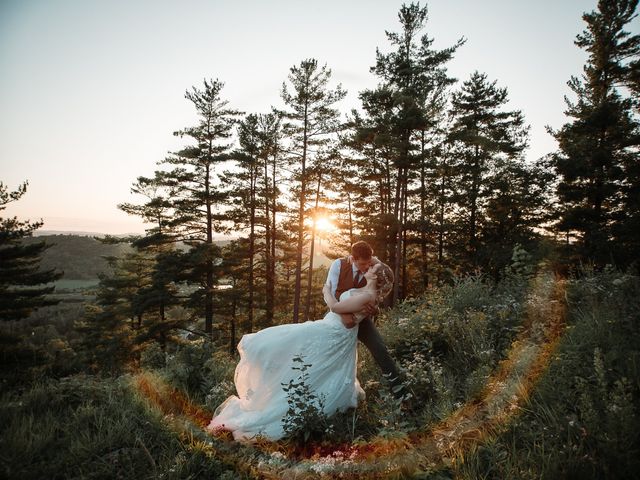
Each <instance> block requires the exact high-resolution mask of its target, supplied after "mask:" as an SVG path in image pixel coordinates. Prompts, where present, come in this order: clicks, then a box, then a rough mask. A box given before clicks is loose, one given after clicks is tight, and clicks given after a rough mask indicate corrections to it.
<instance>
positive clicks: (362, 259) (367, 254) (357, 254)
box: [351, 241, 373, 272]
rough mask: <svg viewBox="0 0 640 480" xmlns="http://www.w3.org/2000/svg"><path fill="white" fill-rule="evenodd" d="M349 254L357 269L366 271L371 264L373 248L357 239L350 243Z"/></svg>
mask: <svg viewBox="0 0 640 480" xmlns="http://www.w3.org/2000/svg"><path fill="white" fill-rule="evenodd" d="M351 256H352V257H353V263H355V264H356V267H357V268H358V270H360V271H361V272H366V271H367V270H368V269H369V267H370V266H371V257H372V256H373V249H372V248H371V245H369V244H368V243H367V242H363V241H359V242H356V243H354V244H353V245H351Z"/></svg>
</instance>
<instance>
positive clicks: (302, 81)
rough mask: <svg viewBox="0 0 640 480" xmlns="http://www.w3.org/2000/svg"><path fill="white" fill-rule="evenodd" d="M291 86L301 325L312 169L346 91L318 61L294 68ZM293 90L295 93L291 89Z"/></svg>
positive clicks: (285, 90)
mask: <svg viewBox="0 0 640 480" xmlns="http://www.w3.org/2000/svg"><path fill="white" fill-rule="evenodd" d="M288 79H289V82H290V86H287V84H286V83H283V85H282V93H281V96H282V100H283V101H284V103H285V105H286V107H287V108H288V110H285V111H283V112H282V116H283V119H284V120H285V123H284V125H283V127H284V133H285V135H286V136H288V137H289V139H290V141H291V145H290V146H289V148H288V153H289V154H290V162H291V163H292V165H293V166H294V168H295V174H294V181H295V182H296V186H295V187H294V188H293V189H292V191H294V192H295V202H296V208H297V212H296V213H297V215H296V217H297V242H296V245H297V248H296V271H295V285H294V296H293V321H294V322H298V321H299V316H300V303H301V292H302V270H303V250H304V245H305V243H306V242H305V219H306V218H307V202H308V199H309V194H310V188H309V181H310V179H309V169H310V168H311V167H312V166H313V163H314V161H315V159H316V155H317V153H318V150H319V149H320V148H322V146H326V145H327V143H328V142H330V141H331V140H332V137H335V136H336V134H337V132H338V130H339V127H340V123H339V115H340V114H339V112H338V110H336V109H335V104H336V103H337V102H339V101H340V100H342V99H343V98H344V97H345V95H346V92H345V91H344V90H342V87H341V86H340V85H338V86H337V87H336V88H335V89H334V90H331V89H329V87H328V84H329V81H330V80H331V70H330V69H328V68H327V66H326V65H325V66H322V67H318V62H317V60H315V59H308V60H303V61H302V62H301V63H300V65H299V66H294V67H291V69H290V74H289V77H288ZM291 89H292V90H291Z"/></svg>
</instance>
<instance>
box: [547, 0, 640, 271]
mask: <svg viewBox="0 0 640 480" xmlns="http://www.w3.org/2000/svg"><path fill="white" fill-rule="evenodd" d="M637 6H638V1H637V0H600V1H599V2H598V8H597V10H596V11H593V12H591V13H586V14H584V15H583V19H584V21H585V22H586V24H587V25H586V29H585V30H584V32H583V33H582V34H580V35H578V36H577V38H576V41H575V43H576V45H577V46H578V47H580V48H583V49H585V50H586V51H587V52H588V54H589V57H588V60H587V63H586V65H585V67H584V73H583V75H582V76H581V77H580V78H578V77H572V78H571V80H570V81H569V82H568V85H569V88H570V89H571V90H572V92H573V93H574V94H575V96H576V100H575V101H571V100H569V99H566V103H567V110H566V112H565V113H566V115H567V116H569V117H570V118H571V119H572V120H571V121H570V122H568V123H566V124H565V125H564V126H563V127H562V128H561V129H560V130H558V131H555V132H552V133H553V135H554V136H555V138H556V140H557V141H558V146H559V151H558V152H557V154H556V155H555V168H556V171H557V172H558V174H559V175H560V182H559V185H558V191H557V193H558V197H559V199H560V202H561V207H560V211H561V214H560V219H559V222H558V228H559V230H560V231H561V232H564V233H565V234H566V235H572V236H573V237H575V239H576V241H577V243H576V245H577V248H578V252H577V253H578V255H579V256H581V257H582V258H586V259H589V260H591V261H594V262H595V263H597V264H600V265H602V264H604V263H608V262H612V261H614V262H615V261H622V262H626V261H629V260H637V259H638V253H637V252H638V251H639V248H640V233H638V232H640V200H639V199H640V180H638V179H639V178H640V167H638V165H639V163H640V162H639V159H638V155H639V154H638V146H639V145H640V140H639V138H640V135H639V134H640V129H639V124H638V117H637V107H638V101H637V79H638V73H637V70H638V62H639V58H640V36H638V35H633V36H631V35H630V34H629V33H628V32H626V31H625V28H626V27H627V25H628V24H629V23H630V22H631V20H632V19H633V18H635V16H636V13H635V11H636V9H637ZM622 86H627V87H629V89H630V94H626V92H625V91H624V90H622V89H621V88H620V87H622ZM634 92H635V94H634ZM634 108H635V112H634Z"/></svg>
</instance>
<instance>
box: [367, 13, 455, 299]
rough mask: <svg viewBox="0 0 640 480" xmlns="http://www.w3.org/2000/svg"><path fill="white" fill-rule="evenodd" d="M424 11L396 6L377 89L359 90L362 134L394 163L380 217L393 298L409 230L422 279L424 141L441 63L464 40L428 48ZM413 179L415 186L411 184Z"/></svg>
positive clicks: (439, 93) (402, 278) (440, 100)
mask: <svg viewBox="0 0 640 480" xmlns="http://www.w3.org/2000/svg"><path fill="white" fill-rule="evenodd" d="M427 16H428V15H427V7H426V6H424V7H421V6H420V4H419V3H412V4H410V5H409V6H407V5H403V6H402V7H401V8H400V11H399V12H398V19H399V21H400V25H401V27H402V30H401V32H400V33H393V32H386V34H387V38H388V40H389V42H390V44H391V45H392V47H393V50H392V51H391V52H390V53H386V54H383V53H381V52H380V50H377V51H376V65H374V66H373V67H371V71H372V72H373V73H375V74H376V75H377V76H378V77H379V78H380V80H381V82H382V83H381V85H379V86H378V88H377V89H376V90H373V91H365V92H363V93H362V94H361V98H362V100H363V107H364V109H365V111H367V113H368V115H369V116H370V117H371V119H372V120H373V121H372V122H371V123H370V125H368V126H367V125H365V128H366V129H367V130H368V131H369V132H370V133H373V134H374V135H373V137H371V136H370V133H369V134H367V130H365V132H363V133H364V134H365V138H366V137H367V136H369V138H370V140H371V141H373V142H376V143H377V146H378V148H376V151H380V152H381V153H382V157H383V158H384V157H386V159H387V161H390V163H391V167H392V169H393V171H391V172H388V173H386V178H387V180H390V183H391V185H390V187H391V189H392V190H391V194H390V197H389V198H390V199H392V205H391V208H390V209H389V210H388V211H387V212H388V213H387V215H386V216H385V217H383V218H384V219H386V220H387V221H388V220H391V219H393V224H391V225H390V228H389V230H390V233H391V236H392V241H393V246H391V245H388V246H387V248H386V249H385V250H388V251H389V257H390V260H392V261H393V265H394V271H395V275H396V279H397V281H396V282H395V283H394V294H393V301H394V302H395V301H397V300H398V299H400V298H402V297H403V296H404V295H405V294H406V291H407V283H408V282H407V279H408V275H407V265H408V261H407V252H408V251H409V247H408V243H409V241H410V236H411V235H412V233H410V230H414V231H415V230H418V234H419V240H418V242H419V243H420V247H421V253H422V256H421V260H422V261H421V263H422V266H421V268H422V277H423V279H426V269H427V265H426V263H427V258H426V257H427V256H426V248H427V246H426V244H427V238H426V233H427V228H426V225H427V224H428V221H429V220H428V219H427V215H428V212H427V191H428V189H427V154H428V150H429V148H428V146H429V143H430V141H431V139H432V132H433V131H434V130H435V129H436V128H437V126H438V123H439V122H440V121H441V112H442V111H443V109H444V106H445V103H446V102H445V100H446V91H447V88H448V87H449V86H450V85H451V84H452V83H453V82H454V81H455V80H454V79H453V78H450V77H449V76H448V75H447V71H446V67H445V65H446V63H447V62H448V61H450V60H451V58H453V55H454V53H455V51H456V50H457V49H458V47H460V46H461V45H462V44H463V43H464V40H463V39H460V40H459V41H458V42H457V43H456V44H455V45H453V46H452V47H449V48H447V49H444V50H433V49H432V44H433V39H432V38H429V37H428V35H426V34H425V35H422V36H419V32H420V31H421V30H422V29H423V28H424V27H425V24H426V22H427ZM379 147H382V148H379ZM416 180H417V181H418V182H419V186H418V187H417V188H416V187H415V186H414V185H413V183H415V182H416ZM416 194H417V195H418V197H419V200H418V201H419V203H418V212H419V213H418V215H411V214H410V211H411V210H414V208H413V205H412V201H413V200H412V198H410V197H413V196H415V195H416ZM412 217H416V218H412ZM391 247H392V248H391ZM412 263H415V262H412ZM425 281H426V280H425Z"/></svg>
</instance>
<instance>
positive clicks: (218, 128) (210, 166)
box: [162, 80, 240, 335]
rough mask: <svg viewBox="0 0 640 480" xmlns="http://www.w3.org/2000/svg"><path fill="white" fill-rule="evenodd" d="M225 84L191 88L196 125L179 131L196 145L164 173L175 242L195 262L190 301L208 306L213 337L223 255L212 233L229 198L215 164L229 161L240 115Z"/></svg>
mask: <svg viewBox="0 0 640 480" xmlns="http://www.w3.org/2000/svg"><path fill="white" fill-rule="evenodd" d="M223 86H224V84H223V83H222V82H220V81H218V80H212V81H207V80H205V81H204V86H203V88H202V89H198V88H196V87H193V88H192V90H191V91H187V93H186V94H185V97H186V98H187V99H188V100H189V101H191V102H192V103H193V105H194V107H195V109H196V112H197V114H198V124H197V125H196V126H194V127H189V128H185V129H184V130H180V131H178V132H175V135H177V136H180V137H188V138H190V139H191V140H192V141H193V144H192V145H189V146H187V147H185V148H184V149H182V150H180V151H179V152H176V153H175V154H173V155H172V156H170V157H168V158H167V159H166V160H164V161H163V162H162V163H163V164H165V165H168V166H170V167H172V169H171V170H169V171H167V172H164V176H163V180H164V185H165V186H166V187H167V188H169V190H170V198H171V200H172V204H171V206H172V210H173V216H174V217H173V220H172V222H171V227H172V229H173V231H174V232H175V233H176V237H175V238H176V240H180V241H182V242H184V243H185V244H186V245H188V246H189V247H190V248H191V252H190V254H189V255H188V256H187V257H186V258H187V259H188V260H189V262H191V263H190V265H189V266H188V267H187V268H186V270H185V271H186V272H190V273H191V274H192V275H193V277H192V278H191V279H189V282H190V283H192V284H193V285H196V286H197V290H196V291H195V292H194V293H193V294H192V295H191V298H190V299H189V304H191V305H193V306H198V307H200V306H203V307H204V312H203V314H204V318H205V331H206V332H207V333H208V334H209V335H211V334H212V330H213V304H214V302H213V294H214V286H215V283H216V277H215V274H216V271H217V270H219V269H217V267H216V263H217V262H219V258H220V249H219V248H218V247H217V246H216V245H215V244H214V243H213V234H214V232H216V231H220V230H222V226H221V221H222V220H223V219H224V215H223V214H222V213H220V212H219V211H218V207H219V205H220V204H221V202H223V201H224V200H225V194H224V191H223V189H222V188H221V187H220V184H219V179H218V177H217V175H216V173H217V172H216V167H217V166H218V165H220V164H221V163H222V162H225V161H227V160H228V159H229V152H230V148H231V144H230V138H231V136H232V134H233V127H234V125H235V124H236V123H237V117H238V115H240V112H238V111H235V110H231V109H229V108H227V104H228V102H227V101H225V100H222V99H221V97H220V92H221V90H222V88H223ZM194 262H195V263H194ZM199 262H201V263H199Z"/></svg>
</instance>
